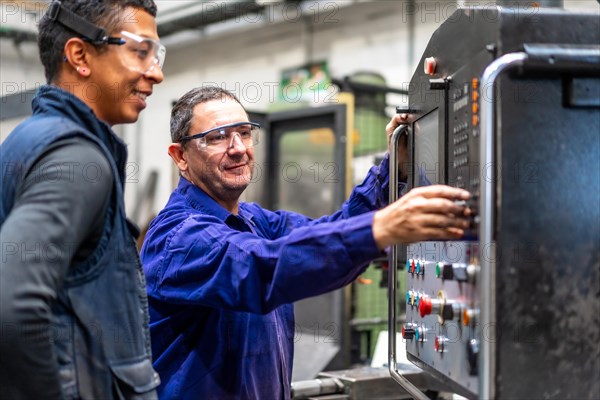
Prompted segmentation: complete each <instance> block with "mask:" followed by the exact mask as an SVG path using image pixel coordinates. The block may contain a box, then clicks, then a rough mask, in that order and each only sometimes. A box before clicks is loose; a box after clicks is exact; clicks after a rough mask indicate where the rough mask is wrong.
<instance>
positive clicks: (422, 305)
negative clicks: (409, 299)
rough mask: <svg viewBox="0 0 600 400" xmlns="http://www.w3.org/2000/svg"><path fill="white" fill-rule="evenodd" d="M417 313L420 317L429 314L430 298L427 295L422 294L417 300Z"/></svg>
mask: <svg viewBox="0 0 600 400" xmlns="http://www.w3.org/2000/svg"><path fill="white" fill-rule="evenodd" d="M419 314H421V318H423V317H424V316H426V315H429V314H431V299H430V298H429V297H427V296H423V297H422V298H421V299H420V300H419Z"/></svg>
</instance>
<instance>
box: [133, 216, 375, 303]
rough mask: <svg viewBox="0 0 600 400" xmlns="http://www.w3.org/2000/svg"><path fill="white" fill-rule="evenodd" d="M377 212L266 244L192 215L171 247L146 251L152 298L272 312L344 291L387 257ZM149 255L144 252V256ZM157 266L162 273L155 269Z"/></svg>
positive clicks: (149, 246) (298, 231) (310, 228)
mask: <svg viewBox="0 0 600 400" xmlns="http://www.w3.org/2000/svg"><path fill="white" fill-rule="evenodd" d="M372 219H373V213H367V214H363V215H360V216H357V217H353V218H350V219H347V220H339V221H334V222H330V223H322V224H317V225H311V226H305V227H301V228H297V229H294V230H293V231H292V232H290V234H289V235H286V236H283V237H280V238H277V239H274V240H272V239H265V238H261V237H258V236H257V235H255V234H253V233H250V232H239V231H237V230H234V229H231V228H229V227H227V226H226V225H224V224H223V223H222V222H221V221H220V220H218V219H217V218H212V217H206V216H201V217H197V216H190V217H189V218H187V219H186V220H185V221H184V222H183V223H181V224H180V225H179V226H178V228H177V229H176V230H175V231H174V232H173V235H172V236H171V237H170V240H168V241H166V242H165V243H164V249H163V251H162V256H161V257H152V256H151V254H150V253H151V252H152V249H153V248H156V247H155V246H154V245H153V244H152V243H148V244H147V246H145V250H146V251H145V252H144V253H143V259H144V261H146V260H149V259H152V258H154V260H155V261H156V262H150V263H146V262H145V264H146V271H147V273H148V276H149V278H152V281H151V280H150V279H148V284H149V285H151V286H150V288H149V289H150V290H149V292H150V295H151V296H154V297H156V298H157V299H158V300H162V301H167V302H169V303H181V304H197V305H204V306H208V307H221V308H226V309H230V310H237V311H248V312H255V313H267V312H269V311H271V310H272V309H274V308H276V307H278V306H280V305H282V304H286V303H291V302H294V301H296V300H300V299H302V298H306V297H311V296H315V295H318V294H321V293H325V292H328V291H330V290H334V289H336V288H339V287H342V286H344V285H346V284H348V283H350V282H351V281H352V280H354V279H355V278H356V276H358V274H360V273H361V272H362V270H363V269H364V267H365V266H366V265H367V264H368V262H369V261H370V260H372V259H373V258H375V257H377V256H378V255H379V254H380V253H379V251H378V250H377V247H376V245H375V242H374V239H373V234H372V230H371V225H372ZM144 254H145V255H144ZM153 269H156V270H153Z"/></svg>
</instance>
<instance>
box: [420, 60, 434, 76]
mask: <svg viewBox="0 0 600 400" xmlns="http://www.w3.org/2000/svg"><path fill="white" fill-rule="evenodd" d="M436 67H437V61H436V60H435V58H434V57H427V58H426V59H425V62H424V63H423V69H424V71H425V73H426V74H427V75H433V74H435V69H436Z"/></svg>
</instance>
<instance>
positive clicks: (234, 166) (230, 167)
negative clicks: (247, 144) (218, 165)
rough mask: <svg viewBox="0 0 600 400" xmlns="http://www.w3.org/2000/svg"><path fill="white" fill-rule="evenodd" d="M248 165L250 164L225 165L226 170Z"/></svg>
mask: <svg viewBox="0 0 600 400" xmlns="http://www.w3.org/2000/svg"><path fill="white" fill-rule="evenodd" d="M246 165H248V164H239V165H232V166H229V167H225V170H232V169H238V168H243V167H245V166H246Z"/></svg>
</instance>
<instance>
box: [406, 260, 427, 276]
mask: <svg viewBox="0 0 600 400" xmlns="http://www.w3.org/2000/svg"><path fill="white" fill-rule="evenodd" d="M406 272H407V273H409V274H417V275H425V261H424V260H416V259H412V258H409V259H408V260H406Z"/></svg>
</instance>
